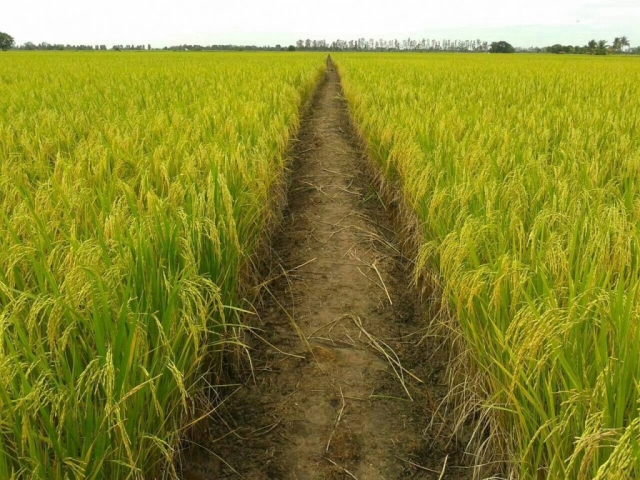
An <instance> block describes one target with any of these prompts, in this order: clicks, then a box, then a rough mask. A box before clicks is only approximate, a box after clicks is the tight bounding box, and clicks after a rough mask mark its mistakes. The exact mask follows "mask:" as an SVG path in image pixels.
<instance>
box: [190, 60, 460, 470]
mask: <svg viewBox="0 0 640 480" xmlns="http://www.w3.org/2000/svg"><path fill="white" fill-rule="evenodd" d="M299 140H300V142H299V144H298V145H297V147H296V150H295V159H294V164H293V169H294V171H293V176H292V184H291V187H290V190H289V205H288V209H287V212H286V215H285V221H284V222H283V226H282V231H281V232H280V234H279V235H278V237H277V238H276V242H275V245H274V257H275V258H276V259H277V260H278V261H277V265H276V267H275V269H274V271H273V273H272V275H273V276H274V277H275V278H274V280H273V281H272V282H271V283H270V285H269V292H270V293H269V294H267V296H266V297H265V305H264V309H263V310H262V311H261V312H260V317H261V318H260V320H259V321H258V322H257V324H256V326H257V327H259V328H260V329H262V336H263V337H264V338H265V339H266V340H267V341H268V342H269V343H270V344H271V346H269V345H266V344H264V343H260V342H257V343H256V348H255V351H254V352H253V355H252V361H253V370H254V377H253V378H252V379H251V380H250V381H249V382H248V384H247V385H245V386H243V387H242V388H241V389H240V391H238V392H237V393H236V394H235V395H234V396H233V397H232V398H231V399H229V400H228V401H227V402H226V403H225V404H224V405H223V407H222V408H220V409H219V412H218V413H219V415H220V421H219V422H218V423H217V424H216V426H215V429H214V431H215V433H214V434H215V435H217V436H218V440H216V439H215V438H212V439H211V440H209V443H210V445H208V448H209V449H210V450H212V451H215V452H217V453H218V455H220V457H221V458H222V460H224V462H226V464H227V465H225V463H224V462H222V461H220V460H217V459H216V458H215V457H214V456H212V455H208V454H207V453H206V450H205V449H201V450H200V451H199V453H198V455H197V458H196V460H194V461H193V462H192V464H191V465H190V467H189V472H188V474H186V475H185V477H186V478H189V479H201V478H240V476H241V477H244V478H248V479H310V480H312V479H338V478H357V479H360V480H367V479H387V480H389V479H400V478H425V479H428V478H433V479H438V478H455V479H459V478H468V477H470V475H468V473H469V470H468V469H461V468H460V467H457V465H460V463H461V459H462V455H461V454H460V453H459V449H458V448H457V447H456V445H454V444H444V443H443V442H442V441H441V440H439V438H441V437H440V436H437V435H436V434H435V433H434V429H429V430H426V427H427V425H428V424H429V422H430V421H431V420H432V415H433V405H434V404H435V403H437V402H438V401H439V400H440V399H441V398H442V396H443V394H444V393H445V390H444V386H443V384H444V380H443V378H442V375H443V371H444V363H445V361H446V359H445V358H443V354H442V353H438V352H435V350H436V349H435V348H434V346H433V345H431V344H430V343H429V342H423V343H422V344H421V345H420V346H416V345H415V344H416V343H417V342H418V341H419V340H420V338H421V336H422V335H421V333H422V329H423V328H424V310H423V308H422V306H421V305H420V304H419V303H417V294H416V293H415V292H414V291H413V290H412V288H411V286H410V265H409V263H408V262H407V261H406V260H404V259H402V257H401V256H400V255H399V252H398V250H397V248H396V247H394V236H393V233H392V229H393V222H392V219H391V218H390V215H391V213H389V212H387V210H386V209H385V208H384V207H383V205H382V202H381V201H380V199H379V197H378V196H377V194H376V191H375V188H374V187H373V186H372V185H371V183H370V182H369V180H368V176H367V175H366V174H365V170H366V163H365V162H366V161H365V160H364V159H363V158H362V156H361V152H359V150H358V147H357V144H356V142H355V141H354V139H353V137H352V136H351V134H350V126H349V120H348V113H347V110H346V104H345V101H344V100H343V99H342V97H341V89H340V83H339V78H338V74H337V73H336V72H335V71H334V70H333V69H332V68H331V67H329V69H328V72H327V74H326V78H325V81H324V83H323V84H322V86H321V87H320V89H319V91H318V93H317V95H316V97H315V100H314V102H313V105H312V108H311V112H310V114H309V116H308V117H307V118H306V119H305V121H304V122H303V125H302V130H301V133H300V136H299ZM282 352H286V354H283V353H282ZM400 365H402V367H401V366H400ZM403 369H405V370H403ZM414 376H415V378H414ZM417 378H420V379H421V380H423V381H424V383H420V382H419V381H418V380H417ZM401 379H404V385H403V383H402V381H401ZM411 399H413V401H411ZM435 423H436V425H438V422H435ZM440 423H442V422H440ZM221 436H223V437H224V438H223V439H221V440H220V439H219V437H221ZM445 464H446V468H445V469H444V474H443V475H442V476H441V472H443V467H445ZM232 469H234V470H235V471H236V472H237V473H234V472H233V471H232Z"/></svg>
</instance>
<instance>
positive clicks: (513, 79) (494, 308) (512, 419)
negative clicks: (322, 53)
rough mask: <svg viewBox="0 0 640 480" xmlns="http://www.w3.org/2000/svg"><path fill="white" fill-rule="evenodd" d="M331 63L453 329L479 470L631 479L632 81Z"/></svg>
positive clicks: (639, 99)
mask: <svg viewBox="0 0 640 480" xmlns="http://www.w3.org/2000/svg"><path fill="white" fill-rule="evenodd" d="M336 60H337V63H338V65H339V69H340V72H341V75H342V79H343V85H344V89H345V94H346V97H347V99H348V101H349V103H350V108H351V113H352V116H353V118H354V121H355V123H356V124H357V125H358V127H359V129H360V131H361V134H362V136H363V137H364V139H365V140H366V141H367V142H368V146H369V153H370V155H371V157H372V158H373V159H375V160H376V161H377V162H379V165H380V168H381V170H382V171H383V172H384V173H385V174H386V176H387V177H388V178H390V179H393V180H395V181H397V182H399V183H400V184H401V188H402V194H403V196H404V199H405V201H406V202H407V204H408V205H409V207H410V209H411V210H412V211H413V212H414V213H415V215H416V218H417V220H418V223H419V233H420V236H421V239H422V240H421V241H422V247H421V248H420V252H419V256H418V266H417V268H418V270H420V271H423V270H424V269H430V270H432V271H433V272H435V275H436V277H437V279H438V280H439V283H440V286H441V289H442V292H443V295H444V299H445V300H446V302H447V304H448V308H449V309H450V310H451V311H452V312H453V313H454V317H455V319H456V322H457V326H458V328H459V331H460V334H461V339H462V341H463V345H462V346H461V348H460V349H459V350H460V351H463V352H465V353H466V358H467V360H468V362H469V363H468V365H469V371H468V372H467V382H470V383H473V385H474V389H473V392H469V391H468V390H467V391H466V394H467V395H468V396H467V397H466V399H467V401H468V402H471V403H473V402H475V404H473V405H469V404H467V405H466V407H464V408H463V410H465V411H467V412H468V411H470V410H473V409H475V408H476V407H480V413H482V414H483V416H484V418H485V419H487V422H488V423H487V424H486V425H487V426H486V428H485V427H482V429H481V430H478V431H477V432H476V440H477V443H479V444H481V450H483V451H484V454H485V455H484V459H485V460H487V459H488V460H492V459H494V458H493V457H492V456H491V454H492V452H493V453H494V454H495V453H501V454H502V455H503V457H502V459H503V460H506V462H507V473H508V474H509V475H510V477H512V478H523V479H540V478H548V479H591V478H598V479H621V478H639V477H640V412H639V401H640V327H639V318H640V262H639V260H640V259H639V257H638V255H639V252H640V181H639V179H640V84H639V83H638V82H637V78H638V76H639V75H640V64H638V62H637V61H636V59H631V58H629V59H626V58H589V57H551V56H531V57H529V56H511V57H510V56H504V57H501V56H494V55H492V56H488V55H482V56H480V55H477V56H474V55H437V56H435V55H424V56H417V55H397V56H376V57H371V56H364V55H362V56H358V55H339V56H336ZM468 384H469V383H468ZM476 411H477V410H476ZM482 447H484V449H483V448H482ZM481 461H482V460H479V462H481Z"/></svg>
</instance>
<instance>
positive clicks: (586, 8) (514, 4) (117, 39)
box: [0, 0, 640, 47]
mask: <svg viewBox="0 0 640 480" xmlns="http://www.w3.org/2000/svg"><path fill="white" fill-rule="evenodd" d="M2 3H3V5H2V6H1V7H0V31H2V32H6V33H9V34H10V35H12V36H13V37H14V38H15V39H16V42H17V43H18V44H22V43H24V42H27V41H31V42H34V43H40V42H43V41H46V42H49V43H64V44H67V43H70V44H91V45H93V44H107V45H109V46H111V45H113V44H136V45H137V44H147V43H151V45H152V46H154V47H162V46H165V45H175V44H183V43H187V44H201V45H208V44H226V43H234V44H255V45H267V44H269V45H275V44H278V43H279V44H282V45H288V44H291V43H295V41H296V40H297V39H298V38H303V39H306V38H311V39H326V40H328V41H331V40H335V39H337V38H340V39H343V40H349V39H356V38H359V37H365V38H367V39H368V38H375V39H378V38H384V39H387V40H388V39H393V38H398V39H403V38H407V37H408V36H411V37H412V38H417V39H421V38H430V39H433V38H436V39H442V38H450V39H463V40H464V39H475V38H480V39H482V40H486V41H489V42H490V41H494V40H507V41H509V42H511V43H513V44H514V45H516V46H524V47H526V46H531V45H536V46H545V45H549V44H553V43H570V44H572V45H575V44H580V45H583V44H585V43H586V42H587V41H588V40H590V39H591V38H595V39H598V40H599V39H606V40H608V41H609V42H611V41H612V40H613V38H614V37H616V36H622V35H626V36H627V37H629V40H630V41H631V44H632V45H640V0H528V1H525V0H490V1H482V0H350V1H349V0H319V1H313V2H309V1H303V0H262V1H259V0H231V1H229V0H226V1H219V0H179V1H178V0H102V1H100V2H97V1H95V0H2Z"/></svg>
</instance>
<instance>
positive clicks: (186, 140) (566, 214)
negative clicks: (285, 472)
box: [0, 52, 640, 480]
mask: <svg viewBox="0 0 640 480" xmlns="http://www.w3.org/2000/svg"><path fill="white" fill-rule="evenodd" d="M333 56H334V61H335V63H336V65H337V67H338V69H339V71H340V75H341V77H342V86H343V89H344V94H345V97H346V99H347V101H348V103H349V108H350V113H351V117H352V120H353V122H354V124H355V126H356V129H357V130H358V132H359V134H360V136H361V137H362V140H363V142H364V144H365V145H366V148H367V150H368V154H369V156H370V157H371V159H372V160H373V161H374V163H375V165H376V166H377V167H378V169H379V173H380V175H381V177H382V178H383V179H384V181H385V184H386V185H387V186H388V187H389V188H390V189H391V193H392V194H393V195H396V196H397V197H398V198H399V199H400V203H401V205H402V208H403V209H404V212H403V213H405V214H406V215H407V216H408V217H409V218H412V219H413V220H414V221H415V231H413V230H409V229H408V230H407V231H408V232H409V234H411V235H412V236H413V238H412V241H413V243H415V244H416V245H417V250H416V252H415V256H416V264H415V272H414V273H415V277H416V280H417V281H424V280H426V282H427V283H429V284H430V285H431V286H433V287H435V288H434V297H441V303H442V309H441V312H440V314H439V316H438V317H437V318H436V321H431V320H429V319H427V320H426V321H430V322H431V328H432V330H431V334H433V335H444V336H446V337H447V338H448V339H449V343H450V345H451V346H452V352H453V353H452V356H451V365H450V368H449V373H448V379H449V383H450V395H449V400H450V402H444V403H443V406H449V405H450V406H452V407H453V409H454V414H455V419H456V422H457V423H456V424H455V425H454V428H458V429H459V430H460V431H463V430H465V431H468V429H469V425H470V424H471V425H476V427H475V430H473V435H472V438H471V440H470V442H469V445H470V447H471V448H472V449H473V451H474V453H475V454H476V457H475V460H474V462H475V465H476V467H477V469H476V475H477V476H478V477H481V476H488V475H496V476H498V478H505V477H506V478H513V479H523V480H527V479H531V480H533V479H536V480H538V479H558V480H560V479H576V480H578V479H611V480H613V479H621V478H629V479H631V478H639V477H640V326H639V324H638V323H639V322H638V319H639V318H640V258H639V255H640V183H639V182H638V179H639V178H640V120H639V119H640V84H639V83H638V82H637V78H638V76H639V74H640V64H639V63H638V62H637V61H636V60H637V59H635V58H619V57H618V58H616V57H612V58H593V57H583V56H580V57H573V56H546V55H535V56H534V55H531V56H527V55H516V56H499V55H448V54H437V55H424V54H422V55H419V54H375V55H372V54H336V55H333ZM323 72H324V55H323V54H296V53H277V54H264V53H260V54H244V53H216V54H197V53H196V54H190V53H179V54H178V53H160V52H154V53H130V54H121V53H102V54H100V53H98V54H93V53H69V52H64V53H39V52H29V53H19V52H9V53H7V54H3V55H0V232H1V233H2V234H1V235H0V478H1V479H5V478H6V479H22V478H25V479H120V478H123V479H124V478H132V479H143V478H176V477H177V476H178V472H177V471H176V466H175V460H176V457H177V456H178V451H179V450H180V448H181V441H183V440H184V438H185V433H186V432H187V431H188V429H189V428H190V427H191V426H192V425H193V424H194V423H196V422H197V421H198V420H199V419H201V418H203V417H204V416H206V414H207V408H209V407H210V405H208V404H207V393H210V392H211V391H213V390H215V387H216V384H217V383H219V381H220V379H221V375H222V372H223V370H224V368H225V367H226V365H225V359H228V358H231V357H236V356H237V355H238V353H237V352H238V351H240V352H242V349H243V345H242V343H241V338H242V336H241V335H239V332H240V331H241V330H242V329H244V328H245V326H244V325H243V324H242V319H241V317H243V316H244V315H245V310H251V309H252V308H253V307H252V301H253V300H254V299H253V298H252V295H253V294H254V293H255V292H254V290H253V289H251V288H249V287H250V285H251V283H252V278H251V276H252V269H253V268H254V266H255V265H256V264H257V263H259V261H260V259H259V258H256V257H257V255H258V254H259V252H260V248H259V247H260V246H261V244H262V242H263V241H264V240H265V232H267V231H269V227H270V226H271V225H272V224H273V222H274V219H275V218H277V216H278V215H279V212H278V211H277V208H278V206H279V202H278V199H279V198H280V196H281V195H282V193H283V191H282V187H283V185H282V182H283V174H284V172H285V170H286V168H287V158H288V157H287V150H288V148H289V147H290V144H291V140H292V139H293V137H294V136H295V134H296V132H297V131H298V128H299V126H300V121H301V117H300V112H301V108H302V106H303V105H304V104H305V102H306V101H307V100H308V99H309V97H310V95H311V93H312V92H313V91H314V89H315V88H316V86H317V85H318V83H319V81H320V79H321V77H322V75H323ZM343 133H344V132H343ZM323 193H324V192H323ZM347 193H349V192H347ZM325 195H326V194H325ZM334 223H335V222H334ZM409 243H412V242H409ZM378 275H380V274H379V273H378ZM380 279H381V280H382V278H380ZM387 295H388V293H387ZM438 301H440V300H438ZM430 354H431V353H430V352H426V351H425V355H430ZM343 402H344V398H343ZM340 414H342V412H341V413H340ZM427 423H429V419H425V424H427ZM336 425H337V424H336ZM327 448H328V446H327ZM444 462H445V466H446V458H445V460H444ZM443 472H444V470H443Z"/></svg>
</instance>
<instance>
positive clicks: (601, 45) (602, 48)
mask: <svg viewBox="0 0 640 480" xmlns="http://www.w3.org/2000/svg"><path fill="white" fill-rule="evenodd" d="M608 49H609V44H608V43H607V41H606V40H600V41H598V47H597V48H596V55H606V54H607V50H608Z"/></svg>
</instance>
